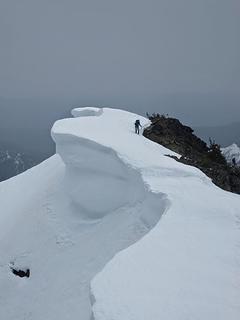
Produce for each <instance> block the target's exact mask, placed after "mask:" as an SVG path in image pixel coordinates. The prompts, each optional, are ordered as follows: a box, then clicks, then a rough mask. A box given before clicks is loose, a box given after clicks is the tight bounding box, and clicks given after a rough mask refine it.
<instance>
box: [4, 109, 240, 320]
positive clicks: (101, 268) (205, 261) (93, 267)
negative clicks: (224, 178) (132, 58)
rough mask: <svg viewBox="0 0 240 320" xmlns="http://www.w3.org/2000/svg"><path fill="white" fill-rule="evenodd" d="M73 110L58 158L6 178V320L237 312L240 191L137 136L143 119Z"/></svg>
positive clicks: (57, 129) (114, 319) (228, 315)
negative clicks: (17, 272)
mask: <svg viewBox="0 0 240 320" xmlns="http://www.w3.org/2000/svg"><path fill="white" fill-rule="evenodd" d="M72 114H73V115H74V116H75V118H71V119H64V120H60V121H57V122H56V123H55V125H54V127H53V129H52V137H53V139H54V140H55V142H56V147H57V153H58V154H59V155H56V156H54V157H52V158H50V159H48V160H47V161H45V162H43V163H42V164H40V165H39V166H37V167H34V168H32V169H31V170H28V171H27V172H26V173H24V174H21V175H19V176H17V177H16V178H13V179H10V180H8V181H6V182H4V183H1V184H0V202H1V213H0V287H1V290H0V319H5V320H13V319H14V320H16V319H18V320H23V319H25V320H30V319H34V320H40V319H46V320H67V319H71V320H72V319H81V320H90V319H92V318H95V319H96V320H103V319H104V320H110V319H111V320H118V319H121V320H123V319H124V320H130V319H131V320H134V319H136V320H141V319H144V320H145V319H149V320H155V319H156V320H158V319H170V320H171V319H178V320H179V319H180V320H181V319H184V320H185V319H189V318H191V319H204V320H206V319H211V320H212V319H231V320H235V319H238V317H239V314H240V313H239V299H238V298H239V294H240V283H239V274H238V268H239V263H240V261H239V245H240V243H239V221H240V218H239V207H240V197H239V196H237V195H233V194H231V193H227V192H224V191H222V190H221V189H218V188H217V187H215V186H214V185H213V184H212V183H211V181H210V180H209V179H208V178H207V177H206V176H205V175H204V174H203V173H202V172H201V171H199V170H198V169H196V168H194V167H189V166H185V165H183V164H181V163H178V162H176V161H175V160H173V159H171V158H169V157H166V156H165V154H174V153H173V152H171V151H170V150H168V149H166V148H164V147H162V146H160V145H157V144H155V143H153V142H151V141H149V140H147V139H145V138H144V137H142V136H141V135H140V136H138V135H136V134H134V128H133V124H134V122H135V120H136V119H140V121H141V123H142V125H144V126H146V125H148V123H149V122H148V120H147V119H145V118H143V117H140V116H138V115H135V114H132V113H128V112H125V111H121V110H112V109H108V108H104V109H102V110H101V109H98V108H84V109H75V110H74V111H73V112H72ZM154 226H155V227H154ZM153 227H154V228H153ZM143 236H144V237H143ZM134 243H135V244H134ZM131 245H132V246H131ZM123 249H125V250H123ZM121 250H123V251H121ZM120 251H121V252H120ZM119 252H120V253H119ZM12 269H15V270H19V269H20V270H23V271H26V270H27V269H29V272H30V277H29V278H19V277H17V276H16V275H14V274H13V273H12ZM91 281H92V284H91V288H90V283H91ZM90 289H91V290H90ZM92 305H93V306H92ZM92 310H93V313H92Z"/></svg>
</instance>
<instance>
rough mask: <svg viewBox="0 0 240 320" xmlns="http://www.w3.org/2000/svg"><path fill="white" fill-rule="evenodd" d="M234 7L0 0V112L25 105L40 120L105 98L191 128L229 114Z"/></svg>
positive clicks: (152, 0)
mask: <svg viewBox="0 0 240 320" xmlns="http://www.w3.org/2000/svg"><path fill="white" fill-rule="evenodd" d="M239 9H240V3H239V1H238V0H229V1H227V2H226V1H224V0H218V1H217V0H202V1H193V0H183V1H178V0H161V1H159V0H148V1H147V0H123V1H121V2H120V1H118V2H117V1H112V0H111V1H110V0H102V1H96V0H92V1H89V0H88V1H87V0H78V1H77V0H68V1H67V0H58V1H56V0H42V1H32V0H22V1H20V2H19V1H17V0H12V1H7V0H0V43H1V52H0V70H1V73H0V97H1V98H0V112H1V117H4V114H5V111H4V110H5V109H6V108H9V109H10V110H11V109H12V110H15V111H14V114H13V116H15V117H16V118H17V117H19V114H21V111H22V112H23V113H24V112H25V109H26V108H24V106H25V105H28V106H29V108H34V110H33V111H34V112H35V113H36V114H38V112H37V111H36V110H37V109H38V108H48V109H49V114H50V116H49V117H51V113H53V111H51V109H57V108H59V112H58V114H59V115H60V114H61V113H62V112H65V111H67V110H68V109H69V108H70V107H75V106H80V105H106V106H116V107H119V108H124V109H128V110H130V111H134V112H137V113H140V114H145V113H146V112H147V111H148V112H154V111H155V112H160V113H161V112H162V113H168V114H169V115H171V116H175V117H178V118H180V120H182V121H183V122H185V123H186V124H188V125H192V126H199V125H201V126H203V125H221V124H227V123H231V122H234V121H239V119H240V92H239V88H240V64H239V56H240V41H239V30H240V19H239V12H240V11H239ZM16 110H17V111H16ZM32 116H34V115H32V112H30V113H26V114H25V117H26V118H27V119H28V121H27V122H25V125H26V126H28V125H31V122H32ZM46 117H47V113H46ZM20 118H21V117H20ZM47 121H48V120H47Z"/></svg>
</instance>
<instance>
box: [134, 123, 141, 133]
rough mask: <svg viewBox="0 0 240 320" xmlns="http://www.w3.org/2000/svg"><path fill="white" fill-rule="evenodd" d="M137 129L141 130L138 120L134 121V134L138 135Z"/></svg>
mask: <svg viewBox="0 0 240 320" xmlns="http://www.w3.org/2000/svg"><path fill="white" fill-rule="evenodd" d="M139 127H141V128H142V126H141V123H140V120H136V121H135V133H137V134H139Z"/></svg>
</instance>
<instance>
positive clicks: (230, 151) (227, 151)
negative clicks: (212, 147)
mask: <svg viewBox="0 0 240 320" xmlns="http://www.w3.org/2000/svg"><path fill="white" fill-rule="evenodd" d="M221 150H222V153H223V155H224V157H225V158H226V160H227V162H229V163H231V164H232V160H233V158H235V161H236V164H237V165H238V166H240V148H239V146H238V145H237V144H236V143H233V144H231V145H230V146H228V147H226V148H222V149H221Z"/></svg>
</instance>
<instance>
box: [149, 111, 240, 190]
mask: <svg viewBox="0 0 240 320" xmlns="http://www.w3.org/2000/svg"><path fill="white" fill-rule="evenodd" d="M149 119H150V120H151V122H152V123H151V125H150V126H149V127H148V128H146V129H145V130H144V132H143V135H144V136H145V137H146V138H148V139H150V140H152V141H154V142H156V143H159V144H161V145H163V146H165V147H166V148H168V149H171V150H173V151H175V152H177V153H179V154H181V158H180V159H178V158H177V157H174V158H175V159H176V160H177V161H180V162H182V163H184V164H188V165H192V166H195V167H197V168H199V169H200V170H202V171H203V172H204V173H205V174H206V175H207V176H208V177H210V178H211V179H212V181H213V183H215V184H216V185H217V186H219V187H220V188H222V189H224V190H227V191H231V192H234V193H238V194H240V168H238V167H235V166H231V165H229V164H227V162H226V160H225V158H224V156H223V155H222V153H221V149H220V145H218V144H217V143H215V142H214V141H211V140H210V146H207V144H206V143H205V142H204V141H202V140H201V139H200V138H198V137H197V136H196V135H194V133H193V129H192V128H190V127H187V126H184V125H183V124H182V123H181V122H180V121H179V120H177V119H174V118H168V117H165V116H163V115H159V114H154V115H152V116H150V117H149Z"/></svg>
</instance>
